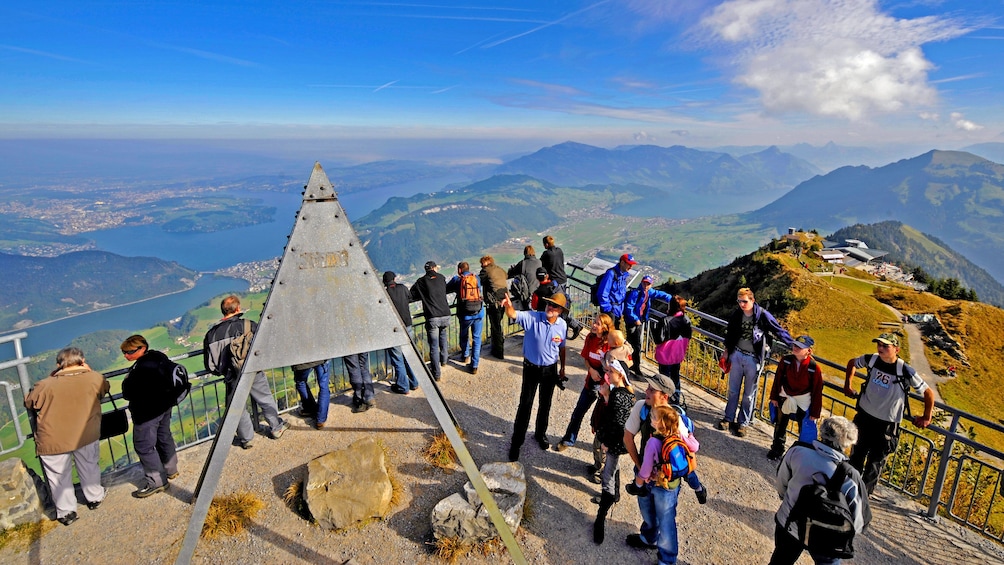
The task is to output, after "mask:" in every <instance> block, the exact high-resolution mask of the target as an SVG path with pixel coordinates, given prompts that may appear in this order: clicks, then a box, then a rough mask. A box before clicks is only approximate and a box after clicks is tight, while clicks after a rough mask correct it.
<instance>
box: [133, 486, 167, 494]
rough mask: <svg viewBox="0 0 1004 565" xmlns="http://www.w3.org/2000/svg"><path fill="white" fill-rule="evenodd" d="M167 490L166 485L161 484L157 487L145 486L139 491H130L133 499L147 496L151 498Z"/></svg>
mask: <svg viewBox="0 0 1004 565" xmlns="http://www.w3.org/2000/svg"><path fill="white" fill-rule="evenodd" d="M165 490H167V484H166V483H165V484H162V485H160V486H159V487H154V486H145V487H143V488H141V489H139V490H134V491H132V496H133V498H146V497H148V496H153V495H155V494H157V493H158V492H164V491H165Z"/></svg>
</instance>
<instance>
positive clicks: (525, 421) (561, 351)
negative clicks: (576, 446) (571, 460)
mask: <svg viewBox="0 0 1004 565" xmlns="http://www.w3.org/2000/svg"><path fill="white" fill-rule="evenodd" d="M546 302H547V310H546V311H544V312H533V311H530V310H521V311H517V310H516V309H515V308H514V307H513V305H512V300H510V298H509V297H508V296H506V297H505V299H503V301H502V306H503V307H504V308H505V313H506V316H508V317H509V319H510V320H515V321H516V323H517V324H519V326H520V327H522V328H523V332H524V334H523V385H522V387H521V388H520V393H519V407H518V408H517V409H516V420H515V422H514V423H513V432H512V443H511V444H510V446H509V461H518V460H519V451H520V448H521V447H522V446H523V441H524V440H525V439H526V430H527V428H528V427H529V426H530V412H531V411H532V410H533V397H534V396H536V394H537V389H540V399H539V400H538V403H537V422H536V424H535V426H534V434H533V437H534V439H536V440H537V444H538V445H540V448H541V449H543V450H547V449H549V448H550V447H551V444H550V443H548V441H547V424H548V419H549V418H550V416H551V399H552V398H553V397H554V388H555V387H556V386H558V385H559V383H561V382H562V380H563V379H565V337H566V336H565V334H566V333H567V332H568V327H567V326H565V321H564V320H562V319H561V311H562V310H564V309H565V308H566V303H567V299H566V298H565V295H564V294H555V295H554V296H552V297H551V298H548V299H546Z"/></svg>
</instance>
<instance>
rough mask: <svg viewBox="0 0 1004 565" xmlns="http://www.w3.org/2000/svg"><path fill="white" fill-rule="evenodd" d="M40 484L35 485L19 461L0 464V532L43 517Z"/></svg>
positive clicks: (11, 460)
mask: <svg viewBox="0 0 1004 565" xmlns="http://www.w3.org/2000/svg"><path fill="white" fill-rule="evenodd" d="M40 482H41V481H38V483H36V481H35V476H34V475H33V474H32V473H31V472H29V471H28V468H27V467H25V465H24V463H23V462H22V461H21V459H19V458H17V457H12V458H10V459H7V460H5V461H2V462H0V530H6V529H8V528H13V527H14V526H18V525H20V524H28V523H32V522H38V521H40V520H41V519H42V518H44V517H45V506H44V502H43V501H42V499H41V498H39V496H38V488H44V487H42V486H41V485H40V484H39V483H40Z"/></svg>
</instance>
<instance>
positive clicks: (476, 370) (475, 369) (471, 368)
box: [467, 365, 478, 375]
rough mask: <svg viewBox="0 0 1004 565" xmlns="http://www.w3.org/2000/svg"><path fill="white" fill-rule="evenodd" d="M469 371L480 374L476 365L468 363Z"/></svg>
mask: <svg viewBox="0 0 1004 565" xmlns="http://www.w3.org/2000/svg"><path fill="white" fill-rule="evenodd" d="M467 372H469V373H470V374H472V375H476V374H478V368H477V367H475V366H474V365H468V366H467Z"/></svg>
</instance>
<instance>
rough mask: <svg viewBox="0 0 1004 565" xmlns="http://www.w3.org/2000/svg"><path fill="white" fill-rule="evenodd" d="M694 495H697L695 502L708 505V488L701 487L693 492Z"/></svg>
mask: <svg viewBox="0 0 1004 565" xmlns="http://www.w3.org/2000/svg"><path fill="white" fill-rule="evenodd" d="M694 494H696V495H697V502H699V503H701V504H707V503H708V487H706V486H701V490H695V491H694Z"/></svg>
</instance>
